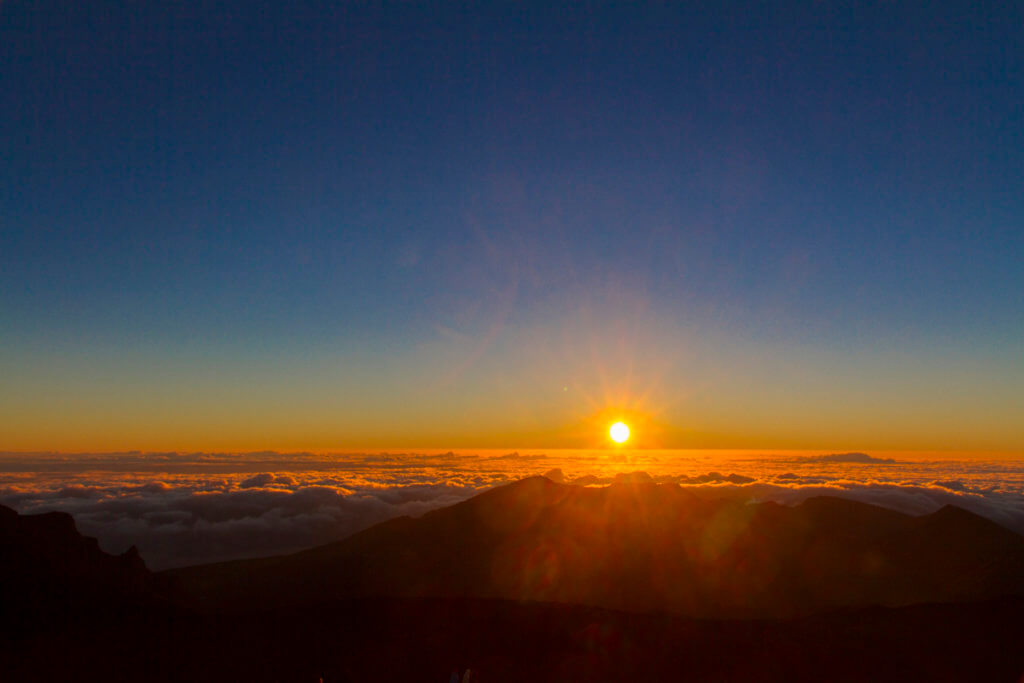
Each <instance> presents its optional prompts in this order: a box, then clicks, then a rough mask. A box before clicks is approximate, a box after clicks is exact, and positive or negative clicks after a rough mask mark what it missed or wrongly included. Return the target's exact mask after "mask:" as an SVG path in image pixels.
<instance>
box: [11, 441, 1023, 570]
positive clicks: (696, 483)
mask: <svg viewBox="0 0 1024 683" xmlns="http://www.w3.org/2000/svg"><path fill="white" fill-rule="evenodd" d="M705 460H711V459H710V458H708V459H703V460H702V459H700V458H667V457H665V455H664V453H661V454H658V455H653V454H651V455H649V454H643V453H641V454H638V455H635V456H625V457H623V456H621V455H616V456H614V457H613V458H609V457H608V456H607V454H605V453H596V454H594V453H579V454H577V455H575V456H566V455H564V454H559V455H551V456H549V455H545V454H525V455H520V454H519V453H499V454H492V455H486V454H485V455H466V454H457V453H451V452H449V453H440V454H415V453H397V454H396V453H380V454H345V455H340V456H339V455H330V456H321V455H315V454H278V453H258V454H243V455H230V454H201V453H200V454H183V455H182V454H141V453H132V454H93V455H84V456H75V457H68V456H61V455H57V454H50V455H47V454H43V455H39V454H31V455H24V456H22V455H16V454H3V455H0V503H3V504H5V505H8V506H11V507H13V508H15V509H17V510H19V511H21V512H26V513H33V512H45V511H48V510H63V511H66V512H69V513H71V514H72V515H74V517H75V520H76V522H77V524H78V526H79V528H80V529H81V530H82V532H83V533H85V534H87V535H90V536H95V537H97V538H99V540H100V543H101V545H102V546H103V548H104V549H105V550H108V551H111V552H121V551H123V550H124V549H125V548H127V547H128V546H130V545H136V546H137V547H138V548H139V550H140V552H141V554H142V556H143V558H144V559H145V560H146V562H147V564H148V565H149V566H150V567H151V568H153V569H166V568H171V567H178V566H187V565H191V564H199V563H204V562H216V561H224V560H230V559H238V558H243V557H255V556H267V555H274V554H281V553H288V552H294V551H298V550H301V549H303V548H308V547H312V546H315V545H321V544H324V543H330V542H332V541H337V540H341V539H343V538H345V537H346V536H349V535H351V534H352V533H355V532H357V531H360V530H362V529H365V528H367V527H369V526H371V525H373V524H376V523H378V522H382V521H384V520H387V519H390V518H393V517H396V516H401V515H411V516H417V515H421V514H423V513H425V512H427V511H429V510H433V509H436V508H439V507H444V506H448V505H452V504H454V503H458V502H460V501H462V500H465V499H467V498H469V497H471V496H473V495H475V494H477V493H479V492H481V491H484V490H486V489H488V488H491V487H493V486H496V485H500V484H503V483H507V482H510V481H513V480H516V479H519V478H521V477H524V476H530V475H544V476H547V477H548V478H550V479H552V480H554V481H557V482H563V483H568V484H575V485H583V486H604V485H609V484H612V483H614V482H618V483H629V482H646V481H649V482H657V483H674V484H679V485H681V486H686V487H689V488H690V489H691V490H693V491H694V492H697V493H698V494H700V495H707V496H735V497H741V498H744V499H746V500H751V501H768V500H771V501H775V502H778V503H782V504H787V505H793V504H797V503H799V502H801V501H803V500H805V499H807V498H810V497H812V496H820V495H833V496H840V497H844V498H850V499H853V500H857V501H861V502H865V503H872V504H875V505H881V506H884V507H887V508H891V509H895V510H899V511H901V512H905V513H909V514H915V515H917V514H927V513H929V512H933V511H935V510H937V509H938V508H940V507H942V506H943V505H946V504H953V505H958V506H960V507H963V508H966V509H968V510H971V511H973V512H975V513H977V514H980V515H983V516H985V517H988V518H989V519H992V520H994V521H996V522H998V523H1000V524H1002V525H1003V526H1005V527H1007V528H1010V529H1013V530H1014V531H1016V532H1018V533H1021V534H1024V466H1022V464H1021V463H1019V462H1013V461H1011V462H1004V463H991V462H964V461H956V462H945V463H938V462H925V463H911V462H902V461H899V462H898V461H896V460H893V459H887V458H875V457H873V456H870V455H867V454H865V453H844V454H829V455H817V456H808V457H806V458H796V459H794V458H789V459H785V458H772V457H767V456H766V457H764V458H762V459H756V458H755V459H750V458H748V459H743V460H736V461H733V462H730V463H720V462H717V463H715V464H719V465H723V466H722V467H720V468H716V469H712V468H711V467H709V463H708V462H705ZM878 464H885V465H887V467H885V468H877V467H876V466H877V465H878ZM879 469H881V470H882V474H881V475H879ZM730 470H734V471H730ZM735 470H739V471H735ZM723 472H726V473H723Z"/></svg>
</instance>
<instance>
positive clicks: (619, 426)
mask: <svg viewBox="0 0 1024 683" xmlns="http://www.w3.org/2000/svg"><path fill="white" fill-rule="evenodd" d="M608 435H609V436H610V437H612V441H614V442H615V443H624V442H625V441H626V439H628V438H629V427H627V426H626V423H625V422H616V423H615V424H613V425H612V426H611V429H609V430H608Z"/></svg>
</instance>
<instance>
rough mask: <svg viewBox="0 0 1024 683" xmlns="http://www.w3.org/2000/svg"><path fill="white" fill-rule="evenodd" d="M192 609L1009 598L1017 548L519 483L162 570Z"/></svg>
mask: <svg viewBox="0 0 1024 683" xmlns="http://www.w3.org/2000/svg"><path fill="white" fill-rule="evenodd" d="M168 576H170V577H173V578H174V580H176V581H177V582H178V584H179V586H180V589H181V591H182V593H183V595H185V596H186V597H187V599H190V600H192V601H193V602H194V603H195V604H202V605H251V604H263V605H274V606H297V605H304V604H312V603H316V602H319V601H322V600H324V599H352V598H366V597H378V596H384V597H410V598H420V597H448V598H465V597H473V598H498V599H513V600H530V601H543V602H561V603H571V604H583V605H594V606H601V607H606V608H611V609H625V610H635V611H651V610H665V611H670V612H673V613H676V614H680V615H686V616H693V617H705V618H745V617H790V616H799V615H808V614H813V613H816V612H820V611H823V610H830V609H836V608H843V607H861V606H870V605H886V606H901V605H911V604H918V603H930V602H950V601H970V600H984V599H990V598H994V597H998V596H1003V595H1012V594H1017V595H1020V594H1024V537H1021V536H1018V535H1017V534H1015V533H1013V532H1011V531H1008V530H1006V529H1004V528H1002V527H1000V526H998V525H996V524H995V523H993V522H991V521H989V520H986V519H984V518H981V517H978V516H977V515H974V514H972V513H970V512H967V511H965V510H962V509H959V508H955V507H946V508H943V509H941V510H939V511H938V512H936V513H934V514H931V515H927V516H924V517H912V516H908V515H903V514H900V513H898V512H894V511H891V510H886V509H883V508H879V507H875V506H871V505H866V504H862V503H856V502H853V501H848V500H842V499H838V498H814V499H810V500H808V501H806V502H804V503H803V504H801V505H799V506H796V507H785V506H780V505H776V504H774V503H761V504H748V503H747V502H746V501H742V500H729V499H717V500H707V499H701V498H698V497H696V496H694V495H693V494H691V493H689V492H688V491H687V490H686V489H684V488H681V487H679V486H676V485H656V484H653V483H650V482H648V481H644V480H643V479H641V478H637V479H630V478H623V479H622V480H621V481H620V482H618V483H616V484H613V485H612V486H609V487H607V488H585V487H579V486H569V485H560V484H556V483H554V482H551V481H549V480H548V479H544V478H540V477H537V478H531V479H525V480H522V481H520V482H516V483H514V484H510V485H508V486H504V487H500V488H497V489H493V490H491V491H488V492H486V493H484V494H481V495H479V496H476V497H475V498H472V499H470V500H468V501H465V502H463V503H460V504H458V505H454V506H452V507H449V508H445V509H442V510H437V511H434V512H431V513H428V514H425V515H423V516H422V517H420V518H418V519H409V518H401V519H396V520H392V521H390V522H386V523H384V524H380V525H378V526H375V527H373V528H371V529H368V530H366V531H364V532H362V533H359V534H356V535H355V536H352V537H350V538H349V539H347V540H345V541H342V542H339V543H335V544H331V545H328V546H323V547H320V548H315V549H313V550H309V551H306V552H303V553H298V554H295V555H289V556H284V557H278V558H269V559H264V560H254V561H242V562H232V563H225V564H219V565H208V566H204V567H194V568H189V569H185V570H178V571H175V572H169V573H168Z"/></svg>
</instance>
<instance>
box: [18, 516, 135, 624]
mask: <svg viewBox="0 0 1024 683" xmlns="http://www.w3.org/2000/svg"><path fill="white" fill-rule="evenodd" d="M153 588H154V577H153V575H152V574H151V573H150V571H149V570H148V569H147V568H146V565H145V563H144V562H143V561H142V558H141V557H139V553H138V551H137V550H136V549H135V547H134V546H133V547H131V548H129V549H128V550H127V551H126V552H124V553H123V554H121V555H110V554H108V553H105V552H103V550H101V549H100V547H99V543H98V542H97V541H96V539H95V538H91V537H88V536H82V535H81V534H80V533H79V532H78V529H77V528H76V526H75V521H74V519H73V518H72V517H71V515H69V514H67V513H64V512H47V513H44V514H39V515H19V514H18V513H17V512H15V511H14V510H12V509H11V508H8V507H5V506H2V505H0V605H3V607H4V611H5V613H7V614H8V615H15V614H16V615H18V618H19V619H20V620H22V621H24V620H26V619H33V618H36V617H45V616H46V615H48V614H49V615H57V614H68V613H73V612H76V611H81V610H86V609H89V608H93V607H96V608H100V607H101V608H103V609H109V608H110V607H111V606H113V605H120V604H127V603H130V602H132V601H137V600H140V599H144V598H147V597H148V596H150V595H151V593H152V590H153Z"/></svg>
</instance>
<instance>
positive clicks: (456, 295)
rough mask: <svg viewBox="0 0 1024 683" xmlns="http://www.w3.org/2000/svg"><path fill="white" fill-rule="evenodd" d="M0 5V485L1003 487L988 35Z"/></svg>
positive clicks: (904, 23) (1004, 320)
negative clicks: (138, 455)
mask: <svg viewBox="0 0 1024 683" xmlns="http://www.w3.org/2000/svg"><path fill="white" fill-rule="evenodd" d="M832 4H833V3H826V4H825V5H822V4H819V3H815V4H811V3H807V4H803V3H799V4H797V3H758V4H734V5H729V6H728V7H725V8H723V7H721V6H720V5H719V4H718V3H713V4H712V7H711V8H704V9H700V8H690V7H682V6H678V5H683V3H669V4H667V5H660V4H659V5H645V6H643V7H641V8H637V7H634V6H633V3H616V4H614V5H612V4H601V3H573V4H572V7H568V8H565V7H563V8H557V9H550V8H547V7H546V6H545V5H547V3H538V4H536V5H530V4H527V5H520V4H511V3H509V4H492V3H486V4H462V3H460V4H456V3H439V4H436V5H434V4H421V5H418V6H416V7H413V6H411V4H410V3H394V4H385V5H384V6H379V5H378V4H374V5H372V6H370V5H363V4H361V3H332V4H331V5H337V6H331V7H328V3H323V5H321V4H320V3H297V2H290V3H263V2H247V1H246V2H243V1H240V0H239V1H234V0H225V1H223V2H190V3H148V2H147V3H107V2H88V3H68V2H22V1H18V0H10V1H9V2H5V3H3V4H2V5H0V450H3V449H6V450H46V449H55V450H66V451H83V450H97V449H181V450H200V449H237V450H253V449H265V448H266V449H286V450H287V449H314V450H315V449H345V448H364V447H380V448H390V447H405V446H431V447H453V448H454V447H505V446H509V447H517V446H531V447H532V446H536V447H556V446H566V447H585V446H592V445H598V444H601V443H603V441H602V439H603V438H604V436H603V430H604V429H605V428H606V425H607V423H608V422H610V421H611V419H612V418H618V417H624V418H626V419H627V421H630V422H631V423H632V424H633V425H634V436H635V440H634V442H633V445H636V446H659V447H733V448H837V449H840V448H841V449H851V450H852V449H944V448H949V449H959V450H965V449H966V450H978V451H985V450H1000V451H1024V419H1021V415H1024V107H1022V106H1021V104H1022V102H1024V69H1022V62H1024V37H1022V36H1024V34H1022V32H1021V30H1020V27H1021V26H1022V25H1024V11H1022V10H1021V6H1020V5H1019V4H1016V3H1002V4H996V3H992V4H991V5H990V6H986V7H978V6H976V5H977V4H979V3H966V2H965V3H962V4H956V5H953V4H942V3H885V4H857V5H849V4H844V6H843V7H841V8H840V7H833V6H831V5H832Z"/></svg>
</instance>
